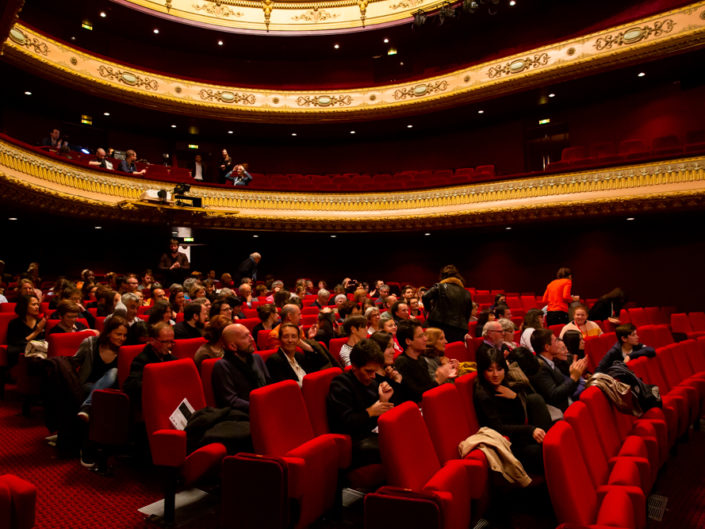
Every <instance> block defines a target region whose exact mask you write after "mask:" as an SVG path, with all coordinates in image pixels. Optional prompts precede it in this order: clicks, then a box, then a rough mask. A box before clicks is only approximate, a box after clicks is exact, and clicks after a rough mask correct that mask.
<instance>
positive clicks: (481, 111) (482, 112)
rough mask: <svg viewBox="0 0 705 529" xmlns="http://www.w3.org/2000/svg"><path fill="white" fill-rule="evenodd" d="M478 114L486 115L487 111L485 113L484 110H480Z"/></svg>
mask: <svg viewBox="0 0 705 529" xmlns="http://www.w3.org/2000/svg"><path fill="white" fill-rule="evenodd" d="M477 113H478V114H484V113H485V111H484V110H482V109H480V110H478V111H477Z"/></svg>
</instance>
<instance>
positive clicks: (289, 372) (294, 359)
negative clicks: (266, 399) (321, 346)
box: [266, 323, 318, 387]
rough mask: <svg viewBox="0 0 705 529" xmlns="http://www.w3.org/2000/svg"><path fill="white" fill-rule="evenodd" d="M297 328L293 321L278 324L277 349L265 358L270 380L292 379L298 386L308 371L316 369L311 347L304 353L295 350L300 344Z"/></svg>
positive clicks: (316, 363)
mask: <svg viewBox="0 0 705 529" xmlns="http://www.w3.org/2000/svg"><path fill="white" fill-rule="evenodd" d="M301 341H302V340H301V335H300V334H299V328H298V327H297V326H296V325H294V324H293V323H282V324H281V325H280V326H279V344H280V346H279V351H277V352H276V353H275V354H273V355H271V356H270V357H269V358H267V362H266V364H267V370H268V371H269V376H270V377H271V379H272V382H281V381H282V380H293V381H294V382H296V383H297V384H298V385H299V387H300V386H301V384H302V383H303V380H304V377H305V376H306V375H307V374H308V373H313V372H314V371H317V365H318V362H316V361H315V360H314V358H313V357H315V356H316V355H317V353H316V351H315V350H313V349H312V348H311V347H308V349H312V350H310V351H306V349H305V348H304V349H302V350H303V351H304V353H303V354H302V353H299V352H297V351H296V349H297V347H299V346H300V345H301Z"/></svg>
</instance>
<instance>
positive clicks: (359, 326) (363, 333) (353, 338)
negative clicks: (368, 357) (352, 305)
mask: <svg viewBox="0 0 705 529" xmlns="http://www.w3.org/2000/svg"><path fill="white" fill-rule="evenodd" d="M343 332H344V333H345V336H347V337H348V341H347V342H345V343H344V344H343V346H342V347H341V348H340V361H341V363H342V364H343V366H345V367H347V366H349V365H350V352H351V351H352V349H353V347H355V344H356V343H358V342H359V341H360V340H362V339H363V338H367V320H366V319H365V317H364V316H351V317H349V318H346V319H345V321H344V322H343Z"/></svg>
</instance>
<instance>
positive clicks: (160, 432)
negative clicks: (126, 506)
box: [142, 359, 226, 524]
mask: <svg viewBox="0 0 705 529" xmlns="http://www.w3.org/2000/svg"><path fill="white" fill-rule="evenodd" d="M183 399H188V401H189V403H190V404H191V406H193V408H194V409H195V410H200V409H201V408H203V407H204V406H205V405H206V400H205V397H204V395H203V387H202V386H201V380H200V377H199V375H198V370H197V369H196V364H194V363H193V361H192V360H187V359H184V360H174V361H172V362H163V363H156V364H147V365H146V366H145V368H144V376H143V383H142V410H143V414H144V422H145V427H146V429H147V436H148V439H149V446H150V449H151V452H152V461H153V462H154V464H155V465H157V466H159V467H163V468H164V469H165V470H166V471H167V477H166V479H165V493H164V520H165V522H166V523H169V524H172V523H173V522H174V515H175V505H174V502H175V492H176V487H177V483H183V486H184V487H187V488H188V487H191V486H193V485H194V484H195V483H196V482H197V481H199V480H200V479H201V478H203V477H204V476H206V475H207V474H210V473H211V472H213V471H216V470H217V469H218V467H219V465H220V462H221V461H222V459H223V458H224V457H225V454H226V451H225V446H223V445H222V444H220V443H211V444H209V445H206V446H204V447H201V448H199V449H198V450H196V451H194V452H191V453H190V454H188V455H187V454H186V432H184V431H183V430H177V429H175V428H174V427H173V425H172V424H171V421H170V420H169V417H170V416H171V414H172V413H173V412H174V410H176V408H177V407H178V406H179V404H180V403H181V402H182V400H183Z"/></svg>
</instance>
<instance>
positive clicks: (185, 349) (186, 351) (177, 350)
mask: <svg viewBox="0 0 705 529" xmlns="http://www.w3.org/2000/svg"><path fill="white" fill-rule="evenodd" d="M239 321H244V320H239ZM205 343H206V339H205V338H187V339H183V340H174V347H173V348H172V349H171V354H172V355H174V358H191V359H193V357H194V356H195V355H196V351H197V350H198V348H199V347H201V346H202V345H203V344H205Z"/></svg>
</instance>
